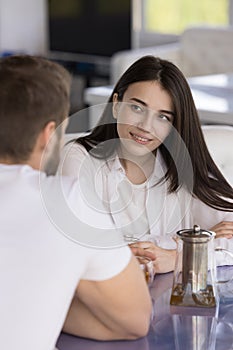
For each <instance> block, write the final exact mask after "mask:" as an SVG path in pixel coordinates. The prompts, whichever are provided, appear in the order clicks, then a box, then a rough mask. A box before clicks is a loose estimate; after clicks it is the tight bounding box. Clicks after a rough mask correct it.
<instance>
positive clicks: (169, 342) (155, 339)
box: [57, 266, 233, 350]
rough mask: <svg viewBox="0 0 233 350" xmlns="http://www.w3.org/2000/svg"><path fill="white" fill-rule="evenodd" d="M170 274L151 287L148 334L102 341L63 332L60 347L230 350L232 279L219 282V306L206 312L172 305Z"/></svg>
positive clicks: (231, 270)
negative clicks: (139, 336)
mask: <svg viewBox="0 0 233 350" xmlns="http://www.w3.org/2000/svg"><path fill="white" fill-rule="evenodd" d="M218 270H219V272H220V273H221V278H223V277H224V276H226V277H228V276H229V275H231V276H233V266H227V267H221V268H218ZM172 282H173V274H172V273H167V274H161V275H157V276H156V277H155V279H154V282H153V284H152V286H151V287H150V294H151V298H152V302H153V311H154V317H153V319H152V322H151V326H150V330H149V333H148V335H147V337H144V338H141V339H139V340H134V341H112V342H109V341H108V342H101V341H94V340H88V339H83V338H79V337H74V336H71V335H68V334H64V333H62V334H61V335H60V337H59V339H58V342H57V347H58V348H59V350H92V349H95V350H98V349H99V350H131V349H132V350H152V349H153V350H155V349H158V350H171V349H175V350H187V349H188V350H230V349H233V316H232V315H233V281H231V282H228V283H227V284H226V285H219V295H220V303H219V307H217V308H216V309H213V310H210V309H209V311H208V312H207V311H206V312H199V311H197V310H191V309H189V308H179V307H178V309H177V308H175V309H174V308H173V309H172V308H171V306H170V296H171V287H172Z"/></svg>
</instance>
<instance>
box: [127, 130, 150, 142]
mask: <svg viewBox="0 0 233 350" xmlns="http://www.w3.org/2000/svg"><path fill="white" fill-rule="evenodd" d="M130 135H131V137H132V138H133V139H134V141H136V142H137V143H140V144H142V145H146V144H147V143H149V142H150V141H152V140H151V139H148V138H146V137H143V136H139V135H137V134H134V133H132V132H130Z"/></svg>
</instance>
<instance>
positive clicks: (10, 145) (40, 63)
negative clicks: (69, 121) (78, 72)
mask: <svg viewBox="0 0 233 350" xmlns="http://www.w3.org/2000/svg"><path fill="white" fill-rule="evenodd" d="M70 83H71V77H70V75H69V73H68V71H67V70H66V69H65V68H63V67H62V66H61V65H59V64H57V63H55V62H52V61H49V60H47V59H44V58H39V57H32V56H11V57H6V58H2V59H0V84H1V86H0V124H1V127H0V158H10V159H12V160H14V161H15V162H22V161H26V160H27V159H28V158H29V156H30V154H31V152H32V150H33V148H34V145H35V142H36V140H37V137H38V135H39V133H40V132H41V131H42V130H43V128H44V127H45V126H46V124H47V123H49V122H50V121H54V122H55V124H56V126H58V125H59V124H61V123H62V121H63V120H64V119H65V118H66V117H67V116H68V112H69V94H70Z"/></svg>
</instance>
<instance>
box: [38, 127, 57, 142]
mask: <svg viewBox="0 0 233 350" xmlns="http://www.w3.org/2000/svg"><path fill="white" fill-rule="evenodd" d="M55 128H56V123H55V122H54V121H50V122H48V123H47V124H46V125H45V127H44V129H43V130H41V132H40V135H39V143H40V147H41V148H45V147H46V145H47V143H48V141H49V139H50V137H51V135H52V133H53V132H54V130H55Z"/></svg>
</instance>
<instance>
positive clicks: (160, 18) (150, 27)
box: [145, 0, 229, 34]
mask: <svg viewBox="0 0 233 350" xmlns="http://www.w3.org/2000/svg"><path fill="white" fill-rule="evenodd" d="M228 22H229V21H228V0H146V1H145V30H147V31H157V32H163V33H172V34H180V33H181V32H182V31H183V30H184V28H185V27H187V26H192V25H207V24H208V25H227V24H228Z"/></svg>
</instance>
